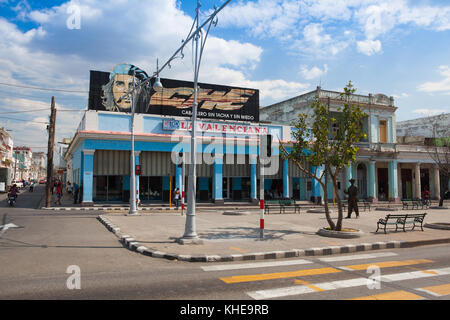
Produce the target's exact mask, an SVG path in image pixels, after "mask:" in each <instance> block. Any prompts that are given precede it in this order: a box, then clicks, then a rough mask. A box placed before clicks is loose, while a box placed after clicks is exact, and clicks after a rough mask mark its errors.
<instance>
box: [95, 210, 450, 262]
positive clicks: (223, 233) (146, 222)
mask: <svg viewBox="0 0 450 320" xmlns="http://www.w3.org/2000/svg"><path fill="white" fill-rule="evenodd" d="M242 210H244V211H245V210H247V214H246V215H225V214H223V212H224V211H230V210H229V208H228V209H227V210H221V209H219V208H210V209H198V210H197V214H196V226H197V234H198V236H199V237H200V238H201V239H202V240H203V244H198V245H194V244H189V245H181V244H179V243H177V242H176V240H177V238H180V237H182V236H183V234H184V228H185V221H186V216H185V215H184V216H181V214H180V213H179V212H178V213H175V212H170V211H169V212H161V211H156V210H153V211H141V214H140V215H139V216H126V213H127V212H126V211H111V212H110V213H105V214H102V215H100V216H99V220H100V221H101V222H102V223H103V224H104V225H105V226H106V227H107V228H108V229H109V230H110V231H112V232H113V233H114V234H116V236H117V237H118V238H119V239H120V240H121V241H122V242H123V244H124V245H125V246H126V247H128V248H129V249H131V250H135V251H138V252H139V253H142V254H145V255H148V256H152V257H159V258H166V259H172V260H175V259H176V260H182V261H191V262H195V261H198V262H209V261H239V260H259V259H274V258H289V257H296V256H308V255H323V254H334V253H348V252H354V251H365V250H374V249H385V248H404V247H411V246H417V245H424V244H433V243H448V242H450V230H439V229H432V228H427V227H424V231H421V230H420V227H419V228H416V229H415V230H414V231H407V232H403V231H398V232H395V231H391V232H388V233H387V234H384V232H383V230H379V232H378V233H375V230H376V228H377V221H378V220H379V219H380V218H384V217H385V216H386V215H387V214H389V213H391V214H393V213H399V214H400V213H424V212H427V216H426V217H425V223H424V224H426V223H428V224H429V223H437V222H441V223H442V222H444V223H450V209H445V210H442V209H427V210H399V211H396V212H389V211H378V210H373V209H372V210H371V211H366V212H364V211H363V210H361V212H360V218H359V219H355V218H354V214H353V218H352V219H344V222H343V226H344V227H346V228H354V229H359V230H361V231H362V232H363V235H362V236H361V237H360V238H353V239H341V238H330V237H323V236H319V235H317V234H316V232H317V231H318V230H319V229H320V228H321V227H327V226H328V225H327V221H326V219H325V214H324V213H306V210H305V209H302V210H301V213H300V214H294V213H286V214H270V215H267V214H266V215H265V230H264V240H262V241H261V240H260V239H259V234H260V230H259V219H260V216H259V212H258V211H257V210H248V209H245V208H244V209H242ZM332 217H333V218H334V219H335V218H337V212H335V213H333V214H332ZM409 229H411V228H409Z"/></svg>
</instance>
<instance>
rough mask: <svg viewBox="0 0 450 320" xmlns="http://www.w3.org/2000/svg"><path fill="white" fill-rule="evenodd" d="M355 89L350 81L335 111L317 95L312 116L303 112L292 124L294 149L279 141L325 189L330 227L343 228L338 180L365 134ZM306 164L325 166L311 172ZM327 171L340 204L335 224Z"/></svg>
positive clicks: (283, 150) (285, 152) (284, 153)
mask: <svg viewBox="0 0 450 320" xmlns="http://www.w3.org/2000/svg"><path fill="white" fill-rule="evenodd" d="M355 92H356V89H355V88H354V87H353V85H352V83H351V81H349V83H348V84H347V86H346V87H345V88H344V92H343V93H341V94H340V99H341V100H342V101H343V107H342V106H339V107H337V109H336V108H332V109H335V110H334V111H333V112H332V111H331V110H330V106H329V105H328V104H324V103H322V102H321V101H320V99H319V97H317V96H316V98H315V100H314V102H313V103H312V106H311V108H312V110H313V116H312V117H311V119H308V116H307V115H306V114H304V113H300V114H299V115H298V119H297V120H296V121H294V122H293V123H292V125H293V126H294V127H295V129H296V130H295V131H294V132H293V137H294V143H293V146H292V149H290V150H289V151H288V150H287V148H286V146H285V145H284V144H283V143H282V142H281V141H280V151H281V155H282V157H283V159H290V160H292V161H293V162H294V163H295V164H296V165H297V166H298V168H299V169H300V170H301V171H302V172H303V173H305V174H306V175H307V176H309V177H311V178H312V179H315V180H316V181H317V182H318V183H319V184H320V186H321V187H322V189H323V192H324V206H325V215H326V219H327V222H328V225H329V227H330V229H331V230H336V231H341V229H342V220H343V210H342V200H341V198H340V196H339V193H338V192H337V191H338V186H337V180H338V177H339V175H340V174H341V172H342V170H343V169H344V168H345V167H348V166H349V165H350V163H352V162H353V163H354V162H355V161H356V153H357V152H358V147H357V146H356V143H358V142H359V141H360V140H361V139H363V138H365V137H366V134H365V133H364V131H363V125H362V121H363V119H364V118H365V117H366V116H367V115H366V114H365V113H364V112H363V111H362V109H361V108H360V106H358V105H355V104H352V103H351V101H350V97H351V95H352V94H354V93H355ZM307 163H309V164H311V165H312V166H314V167H319V166H323V167H324V170H323V171H322V172H320V171H318V170H314V172H311V171H310V170H309V169H308V167H307V165H306V164H307ZM325 174H328V177H330V178H331V181H332V184H333V187H334V193H335V198H336V202H337V205H338V219H337V221H336V223H335V222H334V221H333V219H331V217H330V211H329V206H328V190H327V186H326V184H325V181H324V180H325V179H324V177H325Z"/></svg>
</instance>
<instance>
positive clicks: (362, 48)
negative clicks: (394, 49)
mask: <svg viewBox="0 0 450 320" xmlns="http://www.w3.org/2000/svg"><path fill="white" fill-rule="evenodd" d="M356 46H357V48H358V51H359V52H361V53H363V54H365V55H367V56H371V55H373V54H375V53H379V52H381V42H380V40H370V39H366V40H364V41H358V42H357V43H356Z"/></svg>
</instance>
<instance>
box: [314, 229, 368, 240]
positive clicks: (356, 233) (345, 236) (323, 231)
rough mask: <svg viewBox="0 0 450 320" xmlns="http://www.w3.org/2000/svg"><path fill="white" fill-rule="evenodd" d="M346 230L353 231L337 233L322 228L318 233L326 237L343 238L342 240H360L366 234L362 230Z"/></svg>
mask: <svg viewBox="0 0 450 320" xmlns="http://www.w3.org/2000/svg"><path fill="white" fill-rule="evenodd" d="M346 229H347V230H351V231H335V230H328V229H325V228H321V229H319V231H317V234H318V235H320V236H324V237H331V238H342V239H351V238H360V237H361V236H362V235H363V234H364V232H362V231H361V230H357V229H350V228H346Z"/></svg>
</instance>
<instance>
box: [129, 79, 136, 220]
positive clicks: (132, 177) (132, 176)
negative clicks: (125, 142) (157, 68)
mask: <svg viewBox="0 0 450 320" xmlns="http://www.w3.org/2000/svg"><path fill="white" fill-rule="evenodd" d="M135 76H136V71H134V72H133V91H132V93H131V158H130V211H129V213H128V214H129V215H134V214H137V210H136V164H135V157H134V112H135V104H136V99H135V98H136V96H135V92H136V90H135V89H136V87H135V82H134V81H135Z"/></svg>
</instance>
